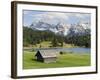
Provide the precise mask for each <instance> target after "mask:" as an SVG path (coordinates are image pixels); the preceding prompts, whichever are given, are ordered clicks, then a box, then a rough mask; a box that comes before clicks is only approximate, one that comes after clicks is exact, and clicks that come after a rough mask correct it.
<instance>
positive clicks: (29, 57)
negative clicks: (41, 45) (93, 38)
mask: <svg viewBox="0 0 100 80" xmlns="http://www.w3.org/2000/svg"><path fill="white" fill-rule="evenodd" d="M35 54H36V52H34V51H25V50H24V51H23V69H36V68H57V67H79V66H90V65H91V60H90V58H91V56H90V54H88V53H84V54H77V53H65V54H62V55H61V54H59V55H58V58H57V62H55V63H43V62H38V61H36V59H35Z"/></svg>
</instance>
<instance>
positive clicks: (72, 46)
mask: <svg viewBox="0 0 100 80" xmlns="http://www.w3.org/2000/svg"><path fill="white" fill-rule="evenodd" d="M40 46H41V47H40ZM50 46H52V44H51V42H50V41H43V42H41V43H40V44H36V45H30V47H29V46H28V47H25V46H24V49H27V48H33V49H34V48H50ZM57 47H60V46H57ZM61 47H63V48H74V47H78V46H74V45H73V44H66V43H63V46H61Z"/></svg>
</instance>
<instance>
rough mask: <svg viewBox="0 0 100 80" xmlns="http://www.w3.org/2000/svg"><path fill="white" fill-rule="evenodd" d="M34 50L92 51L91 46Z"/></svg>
mask: <svg viewBox="0 0 100 80" xmlns="http://www.w3.org/2000/svg"><path fill="white" fill-rule="evenodd" d="M34 50H36V51H37V50H54V51H58V52H60V51H63V52H70V53H90V52H91V49H90V48H83V47H82V48H38V49H34Z"/></svg>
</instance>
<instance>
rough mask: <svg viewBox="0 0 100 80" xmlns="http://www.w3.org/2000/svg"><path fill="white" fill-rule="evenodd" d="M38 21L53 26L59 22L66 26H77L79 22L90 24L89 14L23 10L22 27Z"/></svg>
mask: <svg viewBox="0 0 100 80" xmlns="http://www.w3.org/2000/svg"><path fill="white" fill-rule="evenodd" d="M38 21H44V22H46V23H50V24H54V25H56V24H58V23H59V22H63V23H66V24H77V23H79V22H83V23H90V21H91V14H89V13H77V12H76V13H75V12H74V13H72V12H50V11H34V10H33V11H32V10H23V26H30V25H31V24H32V23H35V22H38Z"/></svg>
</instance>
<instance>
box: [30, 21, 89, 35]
mask: <svg viewBox="0 0 100 80" xmlns="http://www.w3.org/2000/svg"><path fill="white" fill-rule="evenodd" d="M30 27H31V28H32V29H34V30H41V31H44V30H49V31H51V32H54V33H55V34H61V35H68V34H86V33H89V34H90V23H84V22H80V23H77V24H65V23H62V22H60V23H57V24H56V25H54V24H50V23H46V22H43V21H39V22H36V23H32V24H31V25H30Z"/></svg>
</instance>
